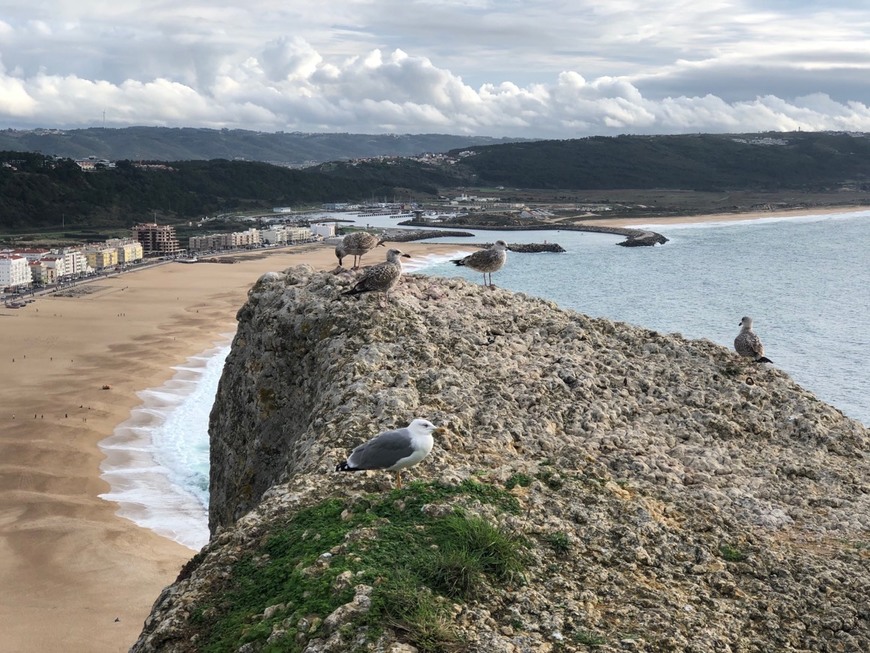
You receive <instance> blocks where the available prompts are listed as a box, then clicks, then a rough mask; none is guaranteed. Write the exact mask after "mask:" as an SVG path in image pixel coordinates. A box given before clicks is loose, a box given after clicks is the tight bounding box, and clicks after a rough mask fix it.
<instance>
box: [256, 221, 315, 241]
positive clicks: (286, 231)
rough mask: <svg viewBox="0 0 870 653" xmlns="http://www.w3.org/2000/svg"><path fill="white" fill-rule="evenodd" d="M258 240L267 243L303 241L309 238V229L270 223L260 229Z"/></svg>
mask: <svg viewBox="0 0 870 653" xmlns="http://www.w3.org/2000/svg"><path fill="white" fill-rule="evenodd" d="M260 240H261V241H262V242H263V243H265V244H267V245H283V244H287V243H289V244H291V245H292V244H295V243H304V242H308V241H309V240H311V230H310V229H308V228H306V227H288V226H285V225H272V226H271V227H268V228H266V229H260Z"/></svg>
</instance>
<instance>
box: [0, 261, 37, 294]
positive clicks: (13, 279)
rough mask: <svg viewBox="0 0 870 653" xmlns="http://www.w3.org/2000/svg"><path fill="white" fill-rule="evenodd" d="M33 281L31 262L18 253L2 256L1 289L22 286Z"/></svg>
mask: <svg viewBox="0 0 870 653" xmlns="http://www.w3.org/2000/svg"><path fill="white" fill-rule="evenodd" d="M32 282H33V277H32V276H31V273H30V262H29V261H28V260H27V259H26V258H25V257H23V256H19V255H17V254H4V255H2V256H0V289H3V288H20V287H23V286H29V285H30V284H31V283H32Z"/></svg>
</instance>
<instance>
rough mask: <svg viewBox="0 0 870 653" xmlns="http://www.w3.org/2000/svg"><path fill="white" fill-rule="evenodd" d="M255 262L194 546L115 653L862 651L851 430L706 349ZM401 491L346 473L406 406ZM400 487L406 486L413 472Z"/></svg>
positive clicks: (868, 641) (783, 383)
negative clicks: (415, 461) (412, 458)
mask: <svg viewBox="0 0 870 653" xmlns="http://www.w3.org/2000/svg"><path fill="white" fill-rule="evenodd" d="M352 282H353V281H352V277H351V276H350V275H344V274H342V275H332V274H327V273H315V272H313V271H312V270H311V269H310V268H307V267H299V268H294V269H291V270H288V271H286V272H283V273H271V274H267V275H265V276H264V277H263V278H261V279H260V280H259V281H258V282H257V283H256V284H255V286H254V287H253V288H252V290H251V292H250V295H249V299H248V302H247V303H246V305H245V306H244V307H243V308H242V309H241V310H240V312H239V315H238V318H239V329H238V332H237V335H236V337H235V340H234V342H233V347H232V351H231V353H230V355H229V357H228V359H227V363H226V367H225V370H224V374H223V378H222V379H221V383H220V388H219V390H218V396H217V400H216V403H215V407H214V409H213V411H212V415H211V427H210V431H211V436H212V470H211V474H212V475H211V489H210V492H211V510H210V521H211V529H212V539H211V542H210V543H209V544H208V546H206V547H205V549H203V551H202V552H201V553H199V554H198V555H197V556H196V557H195V558H194V559H193V560H192V561H191V562H190V563H189V564H188V566H187V567H186V568H185V569H184V570H183V572H182V574H181V575H180V577H179V579H178V580H177V581H176V583H174V584H173V585H172V586H170V587H168V588H167V589H166V590H165V591H164V592H163V593H162V594H161V596H160V597H159V598H158V600H157V602H156V603H155V606H154V609H153V612H152V614H151V616H150V617H149V618H148V620H147V621H146V623H145V628H144V630H143V633H142V635H141V637H140V639H139V641H138V642H137V643H136V645H135V646H134V647H133V651H136V652H146V651H149V652H150V651H198V650H231V651H244V652H246V653H248V652H250V653H253V652H256V651H260V650H267V649H268V650H287V651H306V652H307V653H315V652H326V651H334V652H339V651H357V650H358V651H393V652H396V653H397V652H399V651H404V652H405V653H409V652H411V651H448V650H450V651H452V650H463V651H472V652H480V653H483V652H493V651H496V652H498V651H505V652H509V651H511V652H519V651H586V650H589V649H590V648H595V649H596V650H599V651H625V650H636V651H681V652H686V653H688V652H689V651H692V652H709V653H714V652H717V653H718V652H720V651H733V652H736V651H747V652H749V651H753V652H758V653H761V652H764V651H854V652H856V653H857V652H858V651H864V650H870V608H868V603H867V596H870V554H868V541H870V459H868V444H870V439H868V431H867V429H866V428H864V427H863V426H862V425H861V424H859V423H857V422H855V421H852V420H850V419H848V418H846V417H844V416H843V415H842V414H841V413H840V412H839V411H837V410H836V409H834V408H833V407H831V406H829V405H827V404H825V403H823V402H820V401H819V400H817V399H816V398H815V397H814V396H813V395H812V394H811V393H809V392H807V391H806V390H804V389H802V388H800V387H799V386H797V385H796V384H794V383H793V382H792V381H791V380H790V379H789V378H788V376H787V375H786V374H785V373H783V372H781V371H779V370H777V369H776V368H775V367H770V366H756V365H752V364H746V363H744V362H743V361H740V360H738V357H737V356H736V354H733V353H732V352H730V351H728V350H726V349H725V348H723V347H720V346H718V345H715V344H713V343H711V342H708V341H704V340H700V341H691V340H685V339H683V338H682V337H681V336H680V335H679V334H662V333H657V332H653V331H649V330H646V329H642V328H638V327H634V326H630V325H626V324H620V323H614V322H610V321H607V320H602V319H591V318H589V317H586V316H584V315H582V314H578V313H574V312H570V311H563V310H560V309H559V308H558V307H557V306H555V305H554V304H552V303H550V302H547V301H544V300H540V299H535V298H532V297H528V296H525V295H522V294H516V293H511V292H508V291H505V290H501V289H493V290H491V289H488V288H483V287H481V286H479V285H476V284H471V283H467V282H465V281H463V280H461V279H433V278H428V277H425V276H419V275H406V276H405V277H403V280H402V283H401V285H400V286H399V288H398V289H396V290H395V291H394V294H393V296H392V297H391V300H390V302H389V304H388V305H387V306H386V308H381V307H380V306H379V298H376V297H362V298H346V297H342V296H341V292H342V291H344V290H346V289H347V288H348V287H349V286H350V285H351V284H352ZM417 416H419V417H426V418H428V419H430V420H432V421H434V422H436V423H439V424H445V425H447V426H448V428H449V430H450V434H449V435H448V436H446V437H444V438H442V439H440V440H439V441H438V442H437V443H436V447H435V450H434V451H433V453H432V454H431V455H430V456H429V458H427V459H426V460H424V461H423V462H422V463H421V464H419V465H418V466H416V467H414V468H412V469H411V470H410V471H409V472H408V473H407V476H408V477H410V478H413V479H416V482H411V483H406V484H405V487H404V488H402V489H392V482H391V475H390V474H389V473H378V472H369V473H365V474H359V475H351V474H338V473H336V472H334V471H333V470H334V467H335V464H336V463H337V462H339V461H341V460H342V459H343V458H344V457H346V455H347V453H348V452H349V450H350V449H351V448H352V447H353V446H354V445H356V444H358V443H359V442H361V441H363V440H365V439H367V438H368V437H371V436H372V435H374V434H375V433H377V432H379V431H380V430H383V429H385V428H389V427H394V426H397V425H404V424H406V423H407V422H408V421H409V420H410V419H412V418H413V417H417ZM408 480H410V479H408Z"/></svg>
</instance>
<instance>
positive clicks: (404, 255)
mask: <svg viewBox="0 0 870 653" xmlns="http://www.w3.org/2000/svg"><path fill="white" fill-rule="evenodd" d="M402 258H411V255H410V254H402Z"/></svg>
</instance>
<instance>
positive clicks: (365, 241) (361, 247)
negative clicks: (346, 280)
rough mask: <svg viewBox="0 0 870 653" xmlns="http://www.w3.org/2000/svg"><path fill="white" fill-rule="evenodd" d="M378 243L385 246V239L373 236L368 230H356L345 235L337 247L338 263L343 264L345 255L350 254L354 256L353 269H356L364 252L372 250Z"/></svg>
mask: <svg viewBox="0 0 870 653" xmlns="http://www.w3.org/2000/svg"><path fill="white" fill-rule="evenodd" d="M378 245H380V246H381V247H385V245H384V241H383V240H381V239H380V238H378V237H377V236H373V235H372V234H370V233H369V232H368V231H354V232H353V233H351V234H348V235H347V236H345V237H344V238H343V239H342V240H341V242H340V243H339V244H338V245H336V247H335V256H336V258H337V259H338V265H339V266H341V264H342V261H343V260H344V257H345V256H348V255H350V256H353V267H352V268H351V269H352V270H356V269H357V268H358V267H359V265H360V261H361V260H362V257H363V254H366V253H367V252H370V251H371V250H373V249H374V248H375V247H377V246H378Z"/></svg>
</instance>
